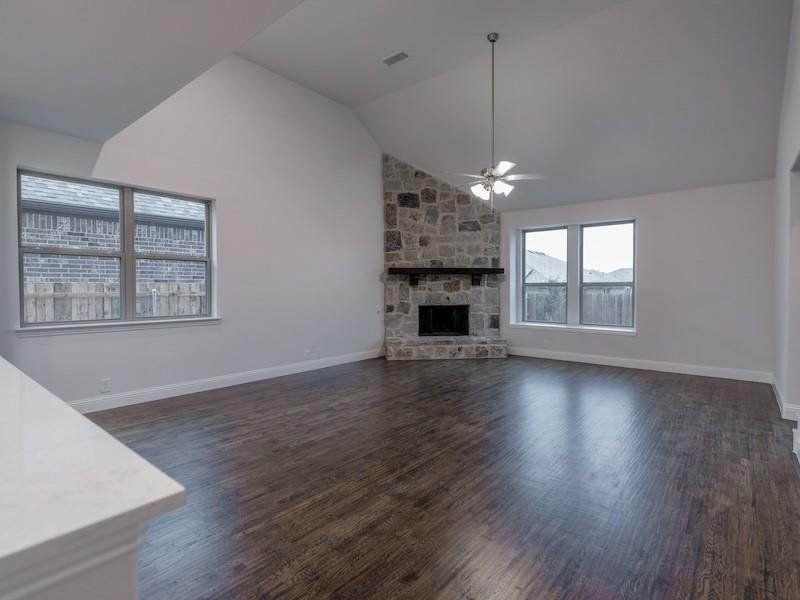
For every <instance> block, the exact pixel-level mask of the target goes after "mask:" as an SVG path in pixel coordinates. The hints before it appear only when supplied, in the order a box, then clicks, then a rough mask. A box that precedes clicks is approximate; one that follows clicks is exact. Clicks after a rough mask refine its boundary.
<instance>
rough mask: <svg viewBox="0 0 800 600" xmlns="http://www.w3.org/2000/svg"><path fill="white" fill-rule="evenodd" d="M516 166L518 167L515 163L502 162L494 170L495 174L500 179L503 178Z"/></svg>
mask: <svg viewBox="0 0 800 600" xmlns="http://www.w3.org/2000/svg"><path fill="white" fill-rule="evenodd" d="M516 166H517V164H516V163H513V162H511V161H508V160H501V161H500V162H499V163H497V166H496V167H495V168H494V174H495V175H497V176H498V177H502V176H503V175H505V174H506V173H508V172H509V171H510V170H511V169H513V168H514V167H516Z"/></svg>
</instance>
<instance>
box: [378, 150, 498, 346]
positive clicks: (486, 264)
mask: <svg viewBox="0 0 800 600" xmlns="http://www.w3.org/2000/svg"><path fill="white" fill-rule="evenodd" d="M383 175H384V200H385V213H384V216H385V233H384V245H385V248H384V250H385V255H384V256H385V263H386V269H387V273H386V274H385V275H384V277H385V279H384V282H385V298H386V316H385V327H386V357H387V359H389V360H413V359H434V358H504V357H505V356H506V354H507V343H506V341H505V340H503V339H501V338H500V287H499V284H500V278H501V277H502V275H498V274H493V273H490V274H482V275H477V276H476V275H474V274H470V273H469V271H470V269H475V268H483V269H484V270H487V271H490V270H492V268H494V269H495V270H497V268H498V267H499V264H500V215H499V213H495V212H493V211H491V210H490V209H489V207H488V206H487V205H486V203H484V202H482V201H480V200H478V199H477V198H474V197H473V196H472V195H470V194H466V193H463V192H460V191H458V190H455V189H454V188H453V187H452V186H451V185H450V184H448V183H446V182H443V181H440V180H438V179H435V178H434V177H431V176H430V175H428V174H427V173H425V172H423V171H420V170H418V169H415V168H414V167H411V166H410V165H407V164H406V163H404V162H402V161H399V160H397V159H396V158H394V157H392V156H388V155H384V158H383ZM393 267H402V268H438V269H439V270H442V269H444V270H446V269H449V268H454V269H455V270H459V269H460V270H461V271H463V272H462V273H459V274H452V273H443V274H422V275H418V276H417V275H412V276H410V275H408V274H389V273H388V269H390V268H393Z"/></svg>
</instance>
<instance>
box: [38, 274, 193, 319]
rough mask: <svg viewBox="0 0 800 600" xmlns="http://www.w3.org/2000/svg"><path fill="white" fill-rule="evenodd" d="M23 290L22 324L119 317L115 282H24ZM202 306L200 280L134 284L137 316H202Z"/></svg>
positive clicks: (118, 294)
mask: <svg viewBox="0 0 800 600" xmlns="http://www.w3.org/2000/svg"><path fill="white" fill-rule="evenodd" d="M24 292H25V293H24V305H25V322H26V323H59V322H68V321H100V320H108V319H119V318H120V287H119V284H116V283H26V284H25V289H24ZM206 306H207V300H206V291H205V284H204V283H153V284H139V285H138V286H137V290H136V316H138V317H177V316H191V315H202V314H205V313H206V312H207V309H206Z"/></svg>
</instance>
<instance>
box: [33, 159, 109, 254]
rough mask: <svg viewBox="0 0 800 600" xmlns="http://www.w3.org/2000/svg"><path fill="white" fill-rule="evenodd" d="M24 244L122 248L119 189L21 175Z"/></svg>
mask: <svg viewBox="0 0 800 600" xmlns="http://www.w3.org/2000/svg"><path fill="white" fill-rule="evenodd" d="M20 196H21V208H22V214H21V216H20V228H21V231H20V235H21V239H22V244H23V245H24V246H40V247H51V248H52V247H58V248H75V249H81V250H82V249H89V248H91V249H97V250H112V251H113V250H119V249H120V235H119V199H120V193H119V189H117V188H112V187H104V186H100V185H91V184H86V183H74V182H71V181H63V180H60V179H50V178H48V177H39V176H35V175H27V174H23V175H20Z"/></svg>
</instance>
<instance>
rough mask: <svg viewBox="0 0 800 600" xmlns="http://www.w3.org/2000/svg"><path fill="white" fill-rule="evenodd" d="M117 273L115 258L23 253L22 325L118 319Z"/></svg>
mask: <svg viewBox="0 0 800 600" xmlns="http://www.w3.org/2000/svg"><path fill="white" fill-rule="evenodd" d="M119 271H120V261H119V259H118V258H100V257H96V256H66V255H56V254H25V255H24V256H23V257H22V278H23V302H24V315H23V318H24V320H25V323H65V322H69V321H99V320H106V319H119V318H120V279H119Z"/></svg>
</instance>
